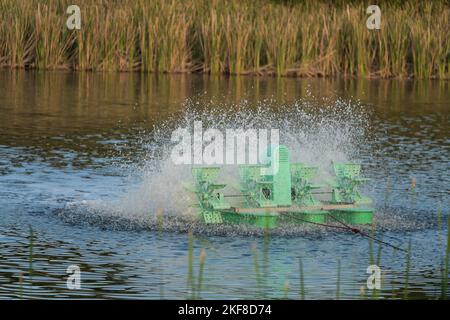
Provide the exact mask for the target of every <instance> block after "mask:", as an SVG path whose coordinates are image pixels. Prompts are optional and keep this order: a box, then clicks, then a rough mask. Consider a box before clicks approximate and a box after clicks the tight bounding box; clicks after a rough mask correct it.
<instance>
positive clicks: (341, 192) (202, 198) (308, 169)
mask: <svg viewBox="0 0 450 320" xmlns="http://www.w3.org/2000/svg"><path fill="white" fill-rule="evenodd" d="M267 155H268V159H269V161H268V163H266V164H264V165H240V166H239V186H238V187H237V188H236V189H238V191H239V194H237V195H236V194H231V195H230V194H227V195H226V194H224V193H223V190H224V189H226V185H225V184H217V183H215V181H216V180H217V177H218V175H219V172H220V167H194V168H193V169H192V175H193V178H194V184H193V186H192V187H190V188H189V190H191V191H192V192H194V193H195V194H196V197H197V204H196V207H198V208H199V216H200V219H201V221H203V222H204V223H207V224H221V223H231V224H240V223H244V224H249V225H253V226H256V227H261V228H273V227H276V226H277V224H278V221H280V219H282V220H283V221H284V222H300V223H313V224H314V223H315V224H319V225H320V224H324V223H327V222H331V221H336V220H337V221H342V222H345V223H348V224H369V223H371V222H372V220H373V213H374V209H373V208H370V207H368V205H370V203H371V200H370V199H369V198H367V197H365V196H363V195H361V193H360V191H359V187H360V186H361V185H362V184H363V183H365V182H367V181H368V180H369V179H366V178H362V177H361V176H360V173H361V166H360V165H357V164H347V163H335V164H333V168H334V172H335V178H334V179H333V180H332V181H331V182H330V183H329V184H328V189H327V190H323V189H324V186H322V185H320V184H315V183H314V182H313V181H314V180H315V179H316V177H317V173H318V168H317V167H314V166H309V165H306V164H303V163H290V156H289V150H288V149H287V147H286V146H283V145H279V146H271V147H269V149H268V152H267ZM319 189H320V191H319ZM330 189H331V190H330ZM318 195H322V196H318ZM323 195H328V197H329V198H331V199H330V200H326V199H323ZM316 196H318V197H317V198H316ZM227 197H232V198H234V199H236V198H237V199H239V201H238V203H237V204H233V205H231V204H230V202H228V201H227V200H225V199H226V198H227ZM318 198H319V199H320V200H319V199H318Z"/></svg>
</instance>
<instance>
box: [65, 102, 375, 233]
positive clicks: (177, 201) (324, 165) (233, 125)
mask: <svg viewBox="0 0 450 320" xmlns="http://www.w3.org/2000/svg"><path fill="white" fill-rule="evenodd" d="M200 100H201V99H198V100H196V101H194V100H188V101H187V102H186V103H185V106H184V108H183V109H184V110H183V112H182V113H179V114H174V115H173V116H172V117H170V119H168V120H166V121H164V122H162V123H159V124H158V125H156V126H155V127H154V129H153V131H152V134H151V135H150V136H148V137H143V138H141V139H142V143H144V144H145V145H146V147H147V149H148V152H147V155H146V156H145V157H144V158H143V159H142V161H141V162H140V163H139V164H138V165H128V164H127V165H126V166H121V170H123V169H125V170H127V171H128V172H129V174H130V176H133V177H136V178H137V179H138V180H139V182H138V183H134V184H132V185H131V186H130V187H129V188H128V189H127V190H126V191H125V192H124V193H123V194H120V195H119V196H118V197H117V198H115V199H101V200H91V201H84V202H83V203H81V204H80V203H75V204H72V205H71V206H70V210H66V211H70V212H71V213H70V214H68V215H70V217H69V218H68V219H66V220H73V219H76V217H77V215H78V216H85V218H84V219H86V217H89V220H91V221H101V223H104V222H105V220H107V219H110V220H111V221H115V222H114V223H116V224H117V221H119V222H120V223H119V224H120V225H122V226H123V225H125V226H126V225H127V224H128V225H130V226H131V225H134V227H135V228H137V226H138V225H146V228H150V229H151V228H153V227H155V226H156V221H157V217H156V216H155V215H156V212H158V211H161V210H162V211H163V212H164V215H165V216H167V217H170V218H169V220H167V221H165V224H166V225H167V224H169V225H171V226H173V227H174V230H185V229H187V228H193V225H194V224H196V222H195V218H196V217H197V215H196V213H197V208H193V207H191V206H192V205H194V204H195V203H196V199H195V195H194V194H192V193H191V192H189V191H187V190H186V188H185V185H187V184H190V183H192V176H191V168H192V166H191V165H177V164H175V163H174V162H173V161H172V159H171V157H170V154H171V151H172V148H173V146H174V143H172V142H171V134H172V132H173V130H175V129H177V128H180V127H181V128H191V129H192V128H193V124H194V121H202V125H203V132H204V131H206V130H207V129H209V128H214V129H218V130H220V131H221V132H223V133H225V130H226V129H244V130H247V129H250V128H251V129H268V130H270V129H279V133H280V143H281V144H284V145H286V146H287V147H288V148H289V150H290V152H291V161H292V162H304V163H307V164H311V165H315V166H318V167H319V176H318V180H319V181H324V180H326V179H327V178H328V177H329V176H330V175H331V174H332V165H331V163H332V161H338V162H346V161H349V162H350V161H351V162H359V152H360V149H361V145H363V144H364V143H365V141H366V130H367V129H368V126H369V125H368V123H369V121H368V119H369V115H370V110H368V108H367V107H365V106H363V105H361V104H360V103H359V102H354V101H344V100H339V99H337V100H336V99H334V100H333V99H330V98H323V99H317V98H314V97H312V96H308V97H306V98H305V99H304V100H298V101H296V102H294V103H291V104H284V105H280V104H279V103H278V102H276V101H275V100H271V99H267V100H263V101H260V102H258V103H257V104H253V105H252V104H250V103H249V102H248V101H242V102H241V103H237V104H225V103H222V104H220V103H219V104H218V103H213V102H211V101H210V102H201V101H200ZM237 174H238V168H237V166H236V165H222V170H221V174H220V176H219V178H218V181H220V182H221V183H226V184H228V185H237V184H238V176H237ZM227 188H228V192H232V193H233V192H234V193H236V190H234V191H233V190H232V188H230V187H227ZM226 191H227V190H226ZM74 208H76V210H74ZM75 212H76V213H75ZM59 214H60V215H62V213H61V212H59ZM125 228H127V227H125ZM166 228H168V229H170V228H169V227H167V226H166ZM221 228H222V229H221V230H222V231H223V230H226V233H230V232H232V230H228V229H227V227H221ZM301 229H302V230H303V231H304V229H305V228H301ZM222 231H220V232H222ZM220 232H219V233H220ZM245 232H247V231H245V230H244V233H245Z"/></svg>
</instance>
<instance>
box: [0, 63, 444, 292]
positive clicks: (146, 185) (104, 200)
mask: <svg viewBox="0 0 450 320" xmlns="http://www.w3.org/2000/svg"><path fill="white" fill-rule="evenodd" d="M449 113H450V83H449V82H438V81H424V82H419V81H416V82H414V81H384V80H371V81H366V80H361V81H356V80H351V81H350V80H349V81H344V80H339V81H338V80H323V79H313V80H303V79H275V78H250V77H240V78H225V77H220V78H210V77H203V76H185V75H170V76H169V75H167V76H158V77H154V76H141V75H138V74H110V73H105V74H91V73H64V72H58V73H50V72H48V73H34V72H9V71H2V72H0V298H21V297H22V298H64V297H83V298H84V297H95V298H153V299H159V298H176V299H182V298H189V297H192V296H193V295H194V294H195V295H198V296H199V297H200V298H264V297H268V298H283V297H288V298H294V299H296V298H299V297H302V293H303V294H304V296H305V297H306V298H313V299H316V298H336V297H337V296H338V297H339V298H351V299H355V298H356V299H357V298H361V297H363V296H365V295H371V294H372V292H371V291H370V290H368V289H367V288H366V280H367V277H368V274H367V273H366V270H367V267H368V266H369V265H370V264H378V265H379V266H380V267H381V270H382V288H381V292H379V293H378V294H379V296H381V297H394V298H402V297H404V296H405V295H408V296H409V297H410V298H425V297H427V298H437V297H439V296H440V295H441V291H442V290H443V288H442V276H443V269H442V265H443V263H444V257H445V249H446V242H447V226H446V218H447V217H448V213H449V193H450V188H449V186H450V175H449V168H450V160H449V159H450V132H449V128H450V118H449ZM194 119H196V120H203V121H204V123H206V124H208V125H209V126H214V125H217V126H221V127H223V128H226V127H236V126H239V125H243V126H245V124H246V123H247V124H248V123H249V122H251V123H252V124H255V125H256V126H258V125H259V126H260V127H269V128H274V127H276V128H280V136H281V137H282V139H283V138H286V139H287V140H286V141H287V142H286V143H287V144H288V145H289V146H290V147H291V152H292V156H293V157H294V158H295V157H297V158H298V159H300V160H305V161H307V162H311V163H315V164H317V165H319V166H320V168H321V170H322V169H323V170H322V171H323V174H324V175H325V176H326V170H327V167H328V166H329V165H330V160H333V159H336V160H338V161H341V160H348V161H357V162H360V163H362V165H363V168H364V174H365V176H367V177H369V178H371V181H370V182H369V183H368V185H367V186H366V187H365V192H366V193H367V194H368V195H370V196H371V197H372V198H373V199H374V200H375V205H376V208H377V214H376V217H377V221H378V227H377V231H376V235H377V237H380V238H381V237H382V238H383V240H384V241H387V242H389V243H392V244H395V245H396V246H399V247H401V248H404V249H407V248H408V246H409V244H410V245H411V251H410V262H409V263H408V256H407V255H405V254H404V253H403V252H402V251H400V250H393V249H392V248H390V247H386V246H383V247H381V249H380V247H379V245H378V243H372V244H371V242H370V241H368V240H367V239H366V238H363V237H361V236H358V235H354V234H351V233H347V232H336V231H332V230H330V229H327V230H323V229H321V228H300V229H298V230H297V229H295V230H294V231H292V230H291V231H292V232H290V231H289V230H285V229H279V230H275V231H274V232H273V234H269V235H267V234H266V235H264V234H262V233H258V232H254V231H252V230H246V229H243V228H239V227H231V228H229V227H226V228H217V227H211V228H209V227H207V228H205V227H204V226H203V225H198V224H195V223H192V224H190V223H187V222H186V221H185V220H184V219H181V220H177V217H185V216H188V213H189V212H190V210H192V208H189V205H190V204H192V203H189V200H191V198H190V197H189V195H186V194H185V193H184V191H181V190H182V188H181V187H180V185H181V184H182V182H183V181H184V180H185V179H186V180H187V179H188V178H189V176H190V167H183V166H181V167H180V166H178V167H176V166H174V165H173V164H171V163H170V159H169V158H167V155H165V152H166V151H167V150H166V149H167V147H168V144H166V142H167V137H169V138H170V133H171V131H172V130H173V128H175V127H176V126H177V124H180V123H183V124H186V123H187V124H188V125H189V123H190V124H192V122H193V121H194ZM239 119H241V120H239ZM242 119H244V120H242ZM252 121H253V122H252ZM283 134H284V136H283ZM293 141H294V142H293ZM165 150H166V151H165ZM231 169H233V168H231ZM231 169H230V170H231ZM227 177H228V176H227V175H225V178H227ZM230 177H231V175H230ZM225 178H224V179H225ZM412 180H414V181H415V183H416V187H415V188H414V190H411V181H412ZM158 209H160V210H162V211H163V212H164V213H167V217H169V218H167V217H165V218H163V222H162V226H160V225H158V223H156V222H157V220H155V212H156V211H157V210H158ZM170 217H171V218H170ZM155 221H156V222H155ZM190 229H191V230H194V235H193V238H192V245H193V258H192V261H193V263H192V269H190V265H189V262H188V261H189V258H188V257H189V252H190V250H189V247H190V241H189V237H188V234H187V233H186V232H187V231H188V230H190ZM202 250H205V253H206V256H205V264H204V272H203V279H202V281H201V282H202V285H201V288H200V290H198V289H197V287H198V274H199V268H200V266H199V256H200V252H201V251H202ZM371 256H372V258H371ZM30 261H31V264H30ZM70 265H78V266H79V267H80V269H81V289H79V290H69V289H68V288H67V286H66V280H67V274H66V270H67V267H68V266H70ZM301 269H302V270H303V271H301ZM190 270H191V271H190ZM192 278H193V279H194V281H190V279H192ZM301 278H303V279H304V285H303V287H304V290H302V289H301V287H302V286H301V283H302V281H301ZM192 283H194V284H192Z"/></svg>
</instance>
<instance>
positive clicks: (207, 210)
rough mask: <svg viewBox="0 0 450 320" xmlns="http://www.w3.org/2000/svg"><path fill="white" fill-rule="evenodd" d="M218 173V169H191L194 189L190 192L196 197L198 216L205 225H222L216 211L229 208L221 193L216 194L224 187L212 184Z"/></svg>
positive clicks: (219, 214)
mask: <svg viewBox="0 0 450 320" xmlns="http://www.w3.org/2000/svg"><path fill="white" fill-rule="evenodd" d="M219 172H220V167H195V168H192V175H193V177H194V187H193V188H191V190H193V191H194V192H195V194H196V195H197V199H198V206H199V208H200V216H201V218H202V219H203V221H204V222H205V223H222V222H223V219H222V215H221V213H220V212H219V211H218V210H223V209H230V208H231V206H230V204H229V203H228V202H227V201H225V198H224V196H223V193H220V192H217V191H218V190H220V189H223V188H225V186H226V185H225V184H215V183H213V182H214V181H215V180H216V178H217V176H218V174H219Z"/></svg>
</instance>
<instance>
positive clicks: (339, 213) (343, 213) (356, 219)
mask: <svg viewBox="0 0 450 320" xmlns="http://www.w3.org/2000/svg"><path fill="white" fill-rule="evenodd" d="M330 213H331V214H332V215H333V217H335V218H337V219H339V220H341V221H343V222H345V223H348V224H371V223H372V221H373V214H374V209H371V208H352V209H346V210H331V212H330ZM328 221H330V222H333V221H334V222H335V220H334V219H333V218H331V217H329V219H328Z"/></svg>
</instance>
